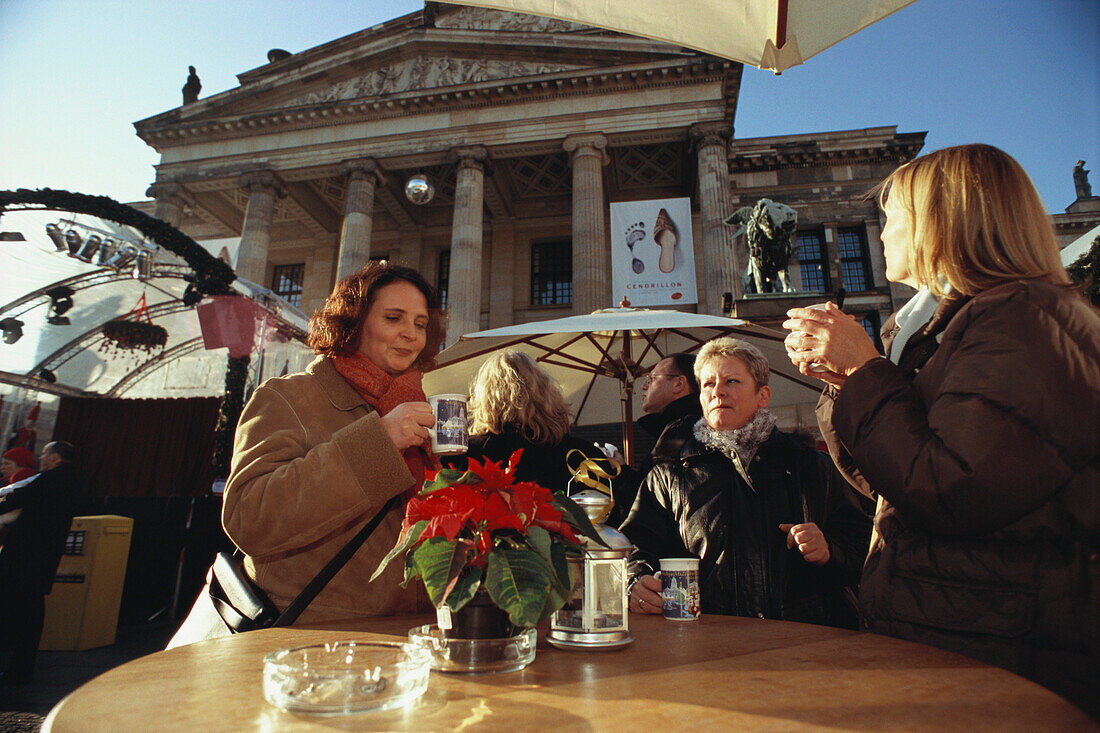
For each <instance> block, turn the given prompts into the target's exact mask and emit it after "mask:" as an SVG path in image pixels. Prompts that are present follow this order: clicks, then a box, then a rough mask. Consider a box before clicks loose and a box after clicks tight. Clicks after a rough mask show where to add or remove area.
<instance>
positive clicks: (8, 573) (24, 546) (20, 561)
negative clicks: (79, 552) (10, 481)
mask: <svg viewBox="0 0 1100 733" xmlns="http://www.w3.org/2000/svg"><path fill="white" fill-rule="evenodd" d="M74 453H75V451H74V449H73V446H72V444H70V443H66V442H64V441H54V442H52V443H47V444H46V446H45V447H44V448H43V449H42V454H41V455H40V456H39V465H40V466H41V468H42V471H41V472H40V473H39V474H38V475H37V476H36V477H35V478H33V479H32V480H30V481H27V482H25V483H23V484H22V485H20V486H18V487H16V488H15V489H14V490H13V491H12V492H11V493H9V494H6V495H5V496H3V497H0V514H9V513H11V512H15V511H18V512H19V515H18V517H17V518H16V519H15V521H14V522H12V524H11V525H10V526H9V527H8V532H7V536H6V537H4V546H3V549H2V550H0V599H2V600H0V655H2V656H4V657H6V659H3V660H2V661H3V665H4V666H3V672H2V674H0V683H2V684H6V685H10V684H26V683H28V682H30V681H31V678H32V675H33V674H34V662H35V657H36V656H37V653H38V642H39V640H40V639H41V638H42V621H43V618H44V616H45V612H46V601H45V599H46V595H47V594H48V593H49V592H50V590H51V589H52V587H53V578H54V574H55V573H56V572H57V565H58V563H59V562H60V561H61V554H62V552H63V551H64V549H65V540H66V538H67V537H68V534H69V527H70V525H71V524H72V521H73V514H74V513H75V511H76V506H77V502H78V501H79V499H80V493H81V484H80V476H79V474H78V473H77V470H76V468H75V467H74V466H73V458H74Z"/></svg>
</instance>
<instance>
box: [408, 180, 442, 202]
mask: <svg viewBox="0 0 1100 733" xmlns="http://www.w3.org/2000/svg"><path fill="white" fill-rule="evenodd" d="M405 196H406V197H407V198H408V199H409V201H412V202H413V203H414V204H421V205H422V204H426V203H428V202H429V201H431V200H432V197H433V196H435V186H433V185H432V182H431V181H429V180H428V177H427V176H425V175H423V174H420V173H418V174H417V175H415V176H413V177H412V178H410V179H409V182H408V183H406V184H405Z"/></svg>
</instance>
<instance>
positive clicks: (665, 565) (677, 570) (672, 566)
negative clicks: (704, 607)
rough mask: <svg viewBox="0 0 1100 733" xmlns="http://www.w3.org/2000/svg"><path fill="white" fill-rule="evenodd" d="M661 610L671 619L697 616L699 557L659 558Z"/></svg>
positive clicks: (685, 618)
mask: <svg viewBox="0 0 1100 733" xmlns="http://www.w3.org/2000/svg"><path fill="white" fill-rule="evenodd" d="M661 611H662V613H663V614H664V617H665V618H667V619H671V620H673V621H694V620H695V619H697V618H699V558H697V557H666V558H661Z"/></svg>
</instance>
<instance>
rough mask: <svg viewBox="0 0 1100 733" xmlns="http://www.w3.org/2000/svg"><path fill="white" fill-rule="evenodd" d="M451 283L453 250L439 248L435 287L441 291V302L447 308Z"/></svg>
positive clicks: (444, 308)
mask: <svg viewBox="0 0 1100 733" xmlns="http://www.w3.org/2000/svg"><path fill="white" fill-rule="evenodd" d="M450 284H451V250H449V249H441V250H439V266H438V267H437V268H436V272H435V289H436V290H438V291H439V302H440V304H441V305H442V306H443V310H447V287H448V286H449V285H450Z"/></svg>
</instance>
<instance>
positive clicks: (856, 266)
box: [837, 227, 872, 292]
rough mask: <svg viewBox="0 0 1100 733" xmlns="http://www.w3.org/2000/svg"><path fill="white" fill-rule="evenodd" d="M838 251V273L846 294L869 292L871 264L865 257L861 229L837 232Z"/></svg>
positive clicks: (845, 228)
mask: <svg viewBox="0 0 1100 733" xmlns="http://www.w3.org/2000/svg"><path fill="white" fill-rule="evenodd" d="M837 237H838V241H837V247H838V249H839V250H840V272H841V276H842V277H843V279H844V289H845V290H847V291H848V292H853V291H860V290H870V289H871V287H872V281H871V264H870V262H869V258H868V256H867V237H866V236H865V235H864V233H863V227H841V228H840V229H838V230H837Z"/></svg>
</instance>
